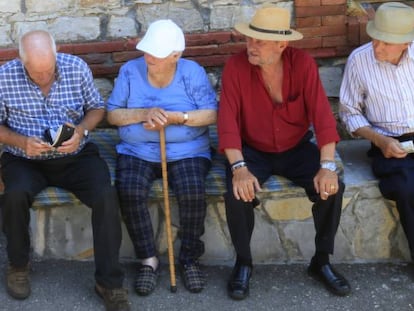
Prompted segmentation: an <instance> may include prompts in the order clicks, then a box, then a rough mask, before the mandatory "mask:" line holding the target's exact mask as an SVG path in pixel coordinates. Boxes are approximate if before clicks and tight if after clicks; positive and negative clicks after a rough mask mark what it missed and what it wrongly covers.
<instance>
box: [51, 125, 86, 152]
mask: <svg viewBox="0 0 414 311" xmlns="http://www.w3.org/2000/svg"><path fill="white" fill-rule="evenodd" d="M71 126H73V125H71ZM73 127H74V126H73ZM82 138H83V135H81V134H79V133H78V132H77V131H76V130H75V131H74V132H73V135H72V137H71V138H69V139H68V140H66V141H64V142H63V143H62V145H61V146H59V147H57V148H56V151H58V152H61V153H72V152H75V151H76V150H78V148H79V146H80V144H81V142H82Z"/></svg>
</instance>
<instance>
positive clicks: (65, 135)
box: [45, 124, 75, 148]
mask: <svg viewBox="0 0 414 311" xmlns="http://www.w3.org/2000/svg"><path fill="white" fill-rule="evenodd" d="M74 132H75V128H74V127H71V126H69V125H67V124H63V125H61V126H59V127H58V128H57V129H50V128H49V129H47V130H46V131H45V138H46V140H47V142H49V143H50V144H51V145H52V146H53V147H56V148H57V147H59V146H60V145H62V143H63V142H64V141H66V140H68V139H70V138H71V137H72V135H73V133H74Z"/></svg>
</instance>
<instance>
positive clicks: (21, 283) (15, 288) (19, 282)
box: [6, 264, 31, 299]
mask: <svg viewBox="0 0 414 311" xmlns="http://www.w3.org/2000/svg"><path fill="white" fill-rule="evenodd" d="M29 272H30V268H29V265H26V266H24V267H14V266H12V265H10V264H9V265H8V267H7V271H6V283H7V284H6V288H7V293H8V294H9V295H10V296H11V297H13V298H15V299H26V298H27V297H29V296H30V292H31V289H30V278H29Z"/></svg>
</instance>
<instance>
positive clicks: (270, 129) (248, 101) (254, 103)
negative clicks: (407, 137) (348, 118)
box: [218, 7, 351, 299]
mask: <svg viewBox="0 0 414 311" xmlns="http://www.w3.org/2000/svg"><path fill="white" fill-rule="evenodd" d="M235 29H236V30H237V31H238V32H240V33H241V34H243V35H245V36H246V46H247V50H245V51H243V52H242V53H240V54H237V55H235V56H233V57H231V58H230V59H229V60H228V62H227V63H226V66H225V68H224V70H223V76H222V92H221V95H220V106H219V113H218V134H219V148H220V151H221V152H224V153H225V155H226V157H227V160H228V163H227V164H228V165H227V172H226V173H227V193H226V194H225V205H226V216H227V222H228V226H229V231H230V235H231V238H232V242H233V245H234V248H235V251H236V254H237V260H236V263H235V266H234V269H233V272H232V275H231V277H230V280H229V283H228V293H229V295H230V297H232V298H234V299H244V298H245V297H246V296H247V295H248V293H249V280H250V276H251V271H252V267H253V264H252V255H251V250H250V240H251V236H252V233H253V228H254V211H253V209H254V207H255V206H256V205H257V204H258V203H259V202H258V199H257V198H256V196H255V193H256V191H260V190H261V189H260V185H261V184H262V183H263V182H265V181H266V179H268V178H269V177H270V176H271V175H272V174H276V175H281V176H284V177H286V178H288V179H290V180H292V181H293V182H294V183H295V184H297V185H299V186H301V187H303V188H304V189H305V191H306V194H307V195H308V197H309V199H310V200H311V201H312V202H314V205H313V207H312V212H313V218H314V223H315V229H316V236H315V255H314V256H313V258H312V260H311V264H310V266H309V268H308V273H309V274H310V275H311V276H313V277H314V278H315V279H317V280H320V281H321V282H323V283H324V284H325V286H326V287H327V288H328V289H329V290H330V291H331V292H333V293H334V294H336V295H340V296H345V295H348V294H349V293H350V291H351V287H350V285H349V283H348V282H347V280H346V279H345V278H344V277H343V276H342V275H341V274H339V273H338V272H336V271H335V270H334V269H333V268H332V266H331V265H330V263H329V254H332V253H333V250H334V239H335V234H336V231H337V228H338V225H339V220H340V216H341V206H342V195H343V192H344V188H345V186H344V184H343V183H342V182H341V181H340V180H339V179H338V175H337V173H336V165H335V161H334V157H335V146H336V143H337V142H338V141H339V136H338V133H337V131H336V121H335V118H334V116H333V114H332V111H331V107H330V104H329V101H328V99H327V97H326V94H325V91H324V89H323V86H322V84H321V81H320V78H319V73H318V67H317V65H316V63H315V61H314V60H313V59H312V58H311V56H310V55H308V54H307V53H306V52H304V51H301V50H298V49H295V48H292V47H289V46H288V42H289V41H292V40H299V39H301V38H302V34H300V33H299V32H297V31H295V30H292V29H290V12H289V11H288V10H286V9H282V8H277V7H266V8H262V9H259V10H257V12H256V14H255V15H254V16H253V18H252V20H251V22H250V23H239V24H236V26H235ZM312 127H313V131H314V133H315V135H316V141H317V144H314V143H313V142H311V141H310V139H311V138H312V136H313V132H312V131H311V130H310V128H312Z"/></svg>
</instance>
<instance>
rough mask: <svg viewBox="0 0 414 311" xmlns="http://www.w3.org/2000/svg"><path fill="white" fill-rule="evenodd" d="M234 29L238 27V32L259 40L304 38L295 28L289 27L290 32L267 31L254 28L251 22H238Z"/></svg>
mask: <svg viewBox="0 0 414 311" xmlns="http://www.w3.org/2000/svg"><path fill="white" fill-rule="evenodd" d="M234 29H236V30H237V31H238V32H240V33H241V34H243V35H245V36H248V37H250V38H255V39H259V40H271V41H295V40H300V39H302V38H303V35H302V34H301V33H300V32H298V31H296V30H293V29H289V30H290V31H291V33H290V34H275V33H267V32H261V31H257V30H253V29H251V28H250V27H249V24H247V23H238V24H236V25H235V26H234Z"/></svg>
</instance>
